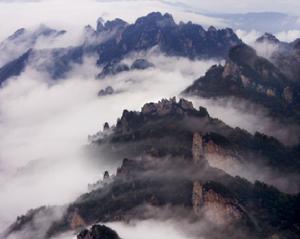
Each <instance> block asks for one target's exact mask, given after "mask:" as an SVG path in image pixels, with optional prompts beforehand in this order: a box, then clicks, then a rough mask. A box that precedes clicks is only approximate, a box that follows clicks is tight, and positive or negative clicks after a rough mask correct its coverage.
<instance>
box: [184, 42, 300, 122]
mask: <svg viewBox="0 0 300 239" xmlns="http://www.w3.org/2000/svg"><path fill="white" fill-rule="evenodd" d="M299 89H300V85H299V84H297V83H295V82H294V81H291V80H289V78H288V77H286V76H285V74H283V73H282V72H281V69H280V68H277V67H276V66H275V65H274V64H272V63H271V62H270V61H268V60H267V59H265V58H262V57H259V56H257V54H256V52H255V51H254V50H253V49H252V48H251V47H249V46H247V45H244V44H243V45H239V46H235V47H233V48H232V49H231V50H230V51H229V56H228V60H227V61H226V63H225V65H224V66H221V65H219V66H212V67H211V68H210V69H209V70H208V71H207V73H206V74H205V76H203V77H201V78H199V79H198V80H196V81H195V82H194V83H193V84H192V85H191V86H190V87H188V88H187V89H186V90H185V91H184V93H185V94H191V95H198V96H201V97H220V96H222V97H224V96H231V97H237V98H243V99H246V100H249V101H251V102H253V103H256V104H259V105H261V106H263V107H265V108H267V109H268V110H269V112H270V115H271V116H274V117H277V118H279V119H281V120H292V121H294V122H297V123H299V122H300V112H299V104H300V94H299V92H300V91H299Z"/></svg>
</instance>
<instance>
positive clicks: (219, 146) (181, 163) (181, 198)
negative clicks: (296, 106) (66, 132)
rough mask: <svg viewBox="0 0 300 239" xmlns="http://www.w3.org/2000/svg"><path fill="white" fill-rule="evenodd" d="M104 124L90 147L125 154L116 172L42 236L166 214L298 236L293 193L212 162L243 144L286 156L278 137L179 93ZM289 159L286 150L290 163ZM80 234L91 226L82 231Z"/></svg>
mask: <svg viewBox="0 0 300 239" xmlns="http://www.w3.org/2000/svg"><path fill="white" fill-rule="evenodd" d="M191 122H192V124H191ZM104 130H105V131H106V130H109V131H110V133H109V134H104V133H103V134H101V137H96V140H95V141H93V142H92V145H91V147H93V149H94V150H95V148H96V149H99V150H101V152H105V155H107V157H108V156H111V155H112V158H116V157H119V158H121V157H122V158H124V159H123V161H122V164H121V166H120V167H119V169H118V170H117V173H116V176H115V177H113V178H111V180H107V181H106V182H105V183H99V185H97V186H96V187H93V188H92V190H91V191H90V192H88V193H86V194H83V195H81V196H80V197H79V198H78V199H77V200H75V201H74V202H73V203H71V204H70V205H69V206H68V208H67V210H66V212H65V214H64V215H63V217H62V218H61V219H57V220H55V221H54V222H53V223H51V226H50V228H48V229H47V230H46V232H45V235H46V236H45V238H49V237H51V236H53V235H56V234H58V233H60V232H64V231H67V230H70V229H80V228H82V227H85V226H86V225H91V224H95V223H97V222H111V221H130V220H143V219H149V218H152V219H156V218H164V217H166V218H175V219H176V220H178V218H185V219H188V220H190V221H192V222H198V221H200V220H205V221H206V222H207V223H208V224H207V225H209V226H211V227H213V228H214V230H216V231H218V233H220V231H222V232H224V233H225V232H226V233H227V234H229V235H231V236H232V238H240V235H238V234H237V233H236V232H237V228H238V229H241V230H242V231H247V232H248V231H250V232H252V233H253V234H254V235H255V236H254V238H267V237H268V236H270V235H273V234H274V233H278V232H282V233H283V232H284V231H286V230H287V231H288V232H289V235H292V236H291V237H290V238H292V239H294V238H297V237H296V235H298V233H299V230H298V227H297V225H298V224H299V219H298V212H300V211H299V210H300V209H299V205H300V204H299V197H298V196H291V195H287V194H284V193H281V192H279V191H278V190H276V189H275V188H272V187H269V186H267V185H265V184H262V183H259V182H256V183H255V184H252V183H250V182H248V181H247V180H245V179H241V178H239V177H232V176H230V175H228V174H226V173H225V172H224V171H222V170H220V169H216V168H213V167H211V166H210V164H211V162H213V161H212V160H213V158H215V157H216V156H218V157H219V159H218V160H220V161H222V160H224V159H223V158H227V156H228V155H229V154H232V155H238V156H242V155H243V154H242V152H243V151H247V152H252V153H253V154H258V152H259V154H261V155H264V158H263V160H266V161H265V162H268V160H267V159H268V158H269V159H270V160H274V157H273V154H270V152H272V153H274V154H275V155H276V156H277V157H279V158H278V159H280V160H279V161H280V162H281V163H283V162H282V160H284V157H286V156H287V155H291V156H293V154H292V153H291V152H290V151H289V150H288V149H287V148H286V147H285V146H283V145H281V144H280V143H279V142H277V141H276V140H274V139H272V138H268V137H266V136H262V135H255V136H253V135H250V134H248V133H247V132H244V131H242V130H240V129H232V128H230V127H228V126H226V125H225V124H224V123H222V122H220V121H219V120H216V119H213V118H211V117H210V116H209V115H208V113H207V111H206V110H205V109H204V108H201V107H200V108H199V110H196V109H195V108H194V107H193V106H192V104H191V103H190V102H188V101H186V100H183V99H182V100H180V101H176V100H175V99H170V100H162V101H160V102H158V103H149V104H146V105H145V106H144V107H143V108H142V110H141V112H129V111H124V112H123V115H122V117H121V118H120V119H119V120H118V122H117V125H116V126H111V127H108V126H107V125H106V126H105V127H104ZM92 138H93V137H92ZM271 146H272V147H271ZM270 148H271V150H270ZM280 154H283V155H284V156H282V158H281V156H280ZM211 156H212V158H210V157H211ZM237 159H238V158H236V159H235V160H237ZM291 160H292V157H289V163H291V162H292V161H291ZM236 162H237V161H234V160H233V161H231V163H232V164H236ZM272 163H273V167H274V169H276V168H277V169H280V170H288V167H287V164H286V163H285V164H284V166H282V164H280V163H276V161H272ZM270 165H271V164H270ZM295 165H296V164H293V167H294V168H295ZM107 177H108V176H107V174H106V177H105V179H106V178H107ZM149 208H151V209H153V208H155V209H157V210H155V211H154V212H153V211H152V210H151V209H149ZM282 208H284V213H282ZM166 209H169V211H168V213H166V211H165V210H166ZM43 210H48V211H51V210H52V208H51V207H49V208H44V209H43ZM32 214H34V213H32ZM32 214H30V215H31V216H30V215H28V216H24V218H23V219H22V221H21V222H20V223H16V224H15V225H16V226H14V227H12V228H11V231H10V233H12V232H16V231H17V232H18V231H22V230H23V229H24V228H26V227H27V225H28V224H30V223H32V218H33V216H32ZM166 215H167V216H166ZM256 224H259V225H260V227H259V228H257V227H256ZM85 235H89V236H90V233H89V232H87V231H85V234H84V235H83V236H85ZM220 235H221V234H220ZM200 236H204V235H200ZM213 236H214V235H208V236H207V235H205V237H207V238H209V239H210V238H212V239H213V238H214V237H213ZM83 238H84V237H83ZM284 238H288V237H284ZM84 239H86V238H84Z"/></svg>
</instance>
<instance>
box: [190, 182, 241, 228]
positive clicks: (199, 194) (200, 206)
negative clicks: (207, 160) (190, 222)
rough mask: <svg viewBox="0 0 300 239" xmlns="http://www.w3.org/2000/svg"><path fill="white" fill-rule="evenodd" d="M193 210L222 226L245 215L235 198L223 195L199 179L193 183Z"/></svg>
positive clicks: (230, 223)
mask: <svg viewBox="0 0 300 239" xmlns="http://www.w3.org/2000/svg"><path fill="white" fill-rule="evenodd" d="M193 211H194V213H195V214H196V215H198V216H202V215H203V216H204V217H205V218H206V219H207V220H209V221H210V222H212V223H213V224H216V225H222V226H228V225H233V224H234V223H236V222H239V221H240V220H242V218H243V217H245V215H246V214H245V213H244V212H243V211H242V209H241V207H240V206H239V204H238V202H237V201H236V200H234V199H232V198H226V197H224V196H223V195H222V194H220V193H218V192H216V191H214V190H213V189H209V188H207V187H205V185H202V184H201V183H200V182H199V181H195V182H194V184H193Z"/></svg>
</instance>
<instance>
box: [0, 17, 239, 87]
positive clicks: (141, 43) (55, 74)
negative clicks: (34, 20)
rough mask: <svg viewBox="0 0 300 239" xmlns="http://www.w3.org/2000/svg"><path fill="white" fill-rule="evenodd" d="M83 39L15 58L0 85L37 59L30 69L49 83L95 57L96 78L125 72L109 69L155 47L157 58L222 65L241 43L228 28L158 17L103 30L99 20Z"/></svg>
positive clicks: (138, 64)
mask: <svg viewBox="0 0 300 239" xmlns="http://www.w3.org/2000/svg"><path fill="white" fill-rule="evenodd" d="M84 34H85V41H84V43H83V44H81V45H78V46H74V47H68V48H59V49H52V50H49V49H39V50H33V51H31V52H29V54H27V55H25V56H24V55H22V54H21V53H20V55H18V56H16V59H15V60H13V61H11V62H8V63H7V64H5V65H4V66H3V67H2V68H0V83H1V82H4V81H5V80H6V79H8V78H10V77H12V76H16V75H20V74H21V72H23V71H24V70H25V68H26V66H28V63H29V62H35V63H36V62H37V58H42V59H44V60H42V61H38V62H41V65H40V64H38V66H37V65H34V64H33V65H31V66H32V67H34V68H36V69H38V70H41V69H43V70H45V71H46V72H48V73H49V74H50V76H51V77H52V78H54V79H60V78H64V77H65V75H66V73H67V72H69V71H70V70H71V68H72V66H73V65H74V64H79V63H82V61H83V58H84V57H86V56H91V55H93V56H94V55H95V54H96V56H97V58H98V65H99V66H105V67H106V68H107V69H104V71H103V72H102V73H100V78H101V77H104V76H105V75H107V71H108V72H112V73H114V72H120V71H124V70H127V68H126V67H125V66H123V65H122V66H119V65H118V66H116V67H113V68H111V65H112V64H114V63H115V62H119V61H121V60H122V59H123V58H124V57H126V56H127V55H129V54H131V53H136V52H141V51H147V50H150V49H151V48H153V47H158V48H159V49H160V51H161V52H162V53H165V54H166V55H169V56H181V57H187V58H189V59H199V58H202V59H203V58H205V59H208V58H219V59H222V58H224V57H226V55H227V52H228V50H229V49H230V48H231V47H233V46H235V45H237V44H239V43H241V40H240V39H239V38H238V37H237V36H236V34H235V33H234V32H233V30H231V29H229V28H226V29H221V30H217V29H216V28H213V27H211V28H209V29H208V30H207V31H206V30H205V29H204V28H203V27H202V26H200V25H197V24H193V23H192V22H188V23H180V24H176V23H175V21H174V19H173V17H172V16H171V15H170V14H168V13H166V14H161V13H160V12H153V13H150V14H148V15H147V16H144V17H140V18H138V19H137V20H136V22H135V23H133V24H128V23H126V22H125V21H123V20H121V19H115V20H112V21H107V22H105V23H104V24H103V20H102V19H99V20H98V22H97V29H93V28H92V27H91V26H87V27H85V29H84ZM99 39H101V40H99ZM174 39H176V41H174ZM27 50H28V49H27ZM25 52H26V51H24V52H23V54H25ZM49 57H52V58H53V62H51V64H48V63H49V62H47V61H46V60H47V59H48V58H49ZM52 63H53V64H52ZM151 66H152V64H148V63H147V62H145V61H138V62H136V63H134V64H133V66H132V68H133V69H145V68H147V67H151Z"/></svg>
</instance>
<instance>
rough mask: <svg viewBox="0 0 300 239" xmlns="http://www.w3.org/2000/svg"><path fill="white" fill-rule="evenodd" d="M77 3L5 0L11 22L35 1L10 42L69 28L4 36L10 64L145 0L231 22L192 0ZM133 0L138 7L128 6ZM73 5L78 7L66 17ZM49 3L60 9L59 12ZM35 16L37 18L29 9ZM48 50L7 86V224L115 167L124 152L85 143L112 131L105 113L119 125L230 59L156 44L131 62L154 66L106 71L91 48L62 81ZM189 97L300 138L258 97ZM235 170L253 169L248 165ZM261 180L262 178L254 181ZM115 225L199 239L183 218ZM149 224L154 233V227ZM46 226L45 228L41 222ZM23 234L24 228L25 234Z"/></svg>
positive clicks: (2, 174) (2, 199) (1, 94)
mask: <svg viewBox="0 0 300 239" xmlns="http://www.w3.org/2000/svg"><path fill="white" fill-rule="evenodd" d="M76 2H78V3H80V4H74V6H72V4H70V2H69V1H66V3H65V4H64V6H63V7H62V5H61V3H59V1H53V2H52V3H51V1H41V3H40V5H39V4H37V5H35V3H34V2H32V1H29V2H26V3H22V1H14V2H12V3H7V2H5V3H3V1H0V8H2V7H3V9H4V10H1V9H0V20H2V21H3V19H5V18H6V19H7V18H9V16H10V15H11V14H12V13H13V12H14V11H15V9H17V8H19V7H20V6H24V8H25V10H24V11H21V10H19V11H18V13H21V17H23V18H24V19H25V20H24V26H20V18H19V17H18V18H17V19H12V21H11V22H10V23H9V24H5V26H4V28H3V31H2V30H1V32H0V39H1V41H2V40H4V39H6V38H7V37H8V36H9V35H11V34H12V33H13V32H14V31H15V30H17V29H18V28H21V27H26V28H28V29H29V32H28V33H27V35H25V37H26V38H28V37H30V38H32V35H31V33H30V32H34V31H36V29H41V28H43V27H45V26H44V25H40V24H47V25H50V26H51V27H53V28H54V29H58V30H67V32H66V33H64V34H62V35H54V36H53V35H52V36H51V37H50V38H48V37H47V38H44V37H42V38H38V39H36V40H35V41H29V42H27V41H26V39H24V41H22V44H20V43H11V42H10V43H5V42H4V43H3V44H2V45H0V50H1V56H0V65H1V66H2V65H4V64H5V63H7V62H9V61H11V60H13V59H14V58H15V57H17V56H19V55H21V54H23V53H24V52H25V51H26V50H28V49H30V48H33V49H46V48H47V49H52V48H60V47H70V46H74V45H79V44H82V43H83V42H84V40H86V39H84V36H83V27H84V26H85V25H86V24H92V25H94V23H95V22H96V19H97V18H98V17H102V18H104V19H113V18H115V17H120V18H123V19H124V20H127V21H128V22H133V21H134V20H135V19H136V17H137V13H136V10H135V7H136V6H137V5H138V7H140V8H142V9H143V11H141V12H139V15H145V14H147V13H148V12H151V11H153V10H161V11H163V12H170V13H173V14H174V16H175V20H176V21H177V22H179V21H187V20H192V21H193V22H195V23H199V24H203V25H204V26H205V27H208V26H209V25H215V26H217V27H223V26H227V24H228V22H227V21H226V19H222V18H220V17H212V16H209V14H208V15H205V14H200V13H198V12H197V11H195V12H193V11H191V10H190V9H191V8H190V6H182V5H180V4H179V5H176V4H175V5H174V3H173V2H172V1H171V2H165V1H152V3H151V5H149V3H148V1H138V3H136V2H135V1H121V2H118V4H120V5H118V8H115V5H114V4H115V1H99V2H101V4H102V5H101V9H100V10H98V9H97V8H98V7H99V3H98V1H91V4H90V5H88V6H87V4H85V3H83V2H82V1H78V0H76ZM3 4H5V5H3ZM22 4H25V5H22ZM193 4H194V3H193ZM125 5H126V6H125ZM123 6H124V7H126V8H128V9H131V11H129V12H126V11H123ZM68 8H71V10H72V11H73V12H76V14H75V15H72V16H69V15H67V16H65V15H64V14H65V12H66V9H68ZM47 9H50V10H49V12H47ZM56 9H59V10H58V11H56ZM62 9H64V11H62ZM81 9H83V10H82V11H84V12H90V14H86V15H84V16H85V17H83V16H82V14H80V13H78V12H79V10H81ZM183 9H184V10H183ZM69 10H70V9H69ZM71 10H70V12H72V11H71ZM53 12H55V15H54V17H53V16H51V17H50V16H49V14H50V13H53ZM125 12H126V13H125ZM35 13H37V14H36V15H35ZM29 15H31V16H32V17H28V16H29ZM63 16H64V17H63ZM68 16H69V17H68ZM49 19H50V20H49ZM61 19H63V20H61ZM61 21H63V24H61ZM259 34H260V32H259V33H258V32H257V31H255V29H254V30H253V31H250V32H249V31H243V30H242V29H240V30H239V31H238V35H239V37H241V38H242V39H243V40H245V42H249V43H253V42H254V41H255V40H256V38H257V37H258V36H259ZM277 36H278V38H279V39H282V40H284V41H292V40H293V39H294V38H295V37H298V36H300V34H299V32H298V31H297V30H289V31H281V32H278V33H277ZM253 46H254V43H253ZM255 48H256V50H257V51H258V53H259V55H261V56H264V57H269V56H270V55H271V54H272V52H274V51H275V50H276V47H274V46H269V45H268V46H261V45H255ZM37 57H38V56H37ZM41 59H42V60H43V61H47V60H48V61H51V60H52V59H51V58H47V56H46V58H45V56H42V58H41ZM41 59H38V58H35V62H31V64H29V65H28V67H26V69H25V71H24V72H22V74H21V75H20V76H16V77H12V78H10V79H9V80H7V81H6V82H5V83H4V84H3V85H2V86H1V88H0V137H1V141H0V188H1V193H0V231H3V230H4V229H6V228H7V226H9V225H10V224H11V223H12V222H14V221H15V219H16V218H17V216H19V215H22V214H24V213H26V212H27V211H28V210H29V209H33V208H37V207H40V206H43V205H67V204H68V203H69V202H71V201H73V200H74V199H76V198H77V197H78V196H79V195H80V194H82V193H84V192H86V191H87V186H88V184H90V183H94V182H96V181H97V180H99V179H100V178H102V175H103V172H104V171H105V170H108V171H109V172H110V173H115V171H116V169H117V167H118V166H120V163H121V161H120V162H110V161H109V160H107V159H106V158H105V157H101V155H100V156H99V158H97V163H95V162H94V161H93V160H95V159H90V158H89V156H88V155H87V154H86V153H85V146H86V145H87V144H88V143H89V141H88V136H89V135H93V134H95V133H97V132H98V131H100V130H102V127H103V125H104V123H105V122H108V123H109V125H114V124H116V122H117V119H118V118H119V117H120V116H121V115H122V112H123V110H124V109H128V110H134V111H139V110H140V109H141V107H142V106H143V105H144V104H145V103H148V102H157V101H159V100H161V99H162V98H171V97H174V96H176V97H177V98H180V97H182V95H181V92H182V91H183V90H184V89H185V88H187V87H188V86H189V85H191V84H192V83H193V81H194V80H196V79H197V78H199V77H200V76H202V75H204V74H205V72H206V71H207V70H208V69H209V68H210V67H211V66H212V65H214V64H224V61H219V60H215V59H210V60H194V61H191V60H188V59H186V58H180V57H167V56H165V55H164V54H162V53H161V52H160V51H159V49H158V48H153V49H151V50H149V51H147V52H135V53H132V54H130V55H128V56H126V58H125V59H124V60H123V61H122V63H124V64H128V65H130V64H132V62H134V61H135V60H136V59H146V60H147V61H149V62H151V63H153V65H154V67H151V68H148V69H145V70H130V71H128V72H121V73H119V74H116V75H108V76H107V77H105V78H104V79H98V78H97V77H96V76H97V75H98V74H99V73H100V72H101V71H102V68H101V67H99V66H97V64H96V62H97V58H96V57H94V56H89V57H86V58H85V59H84V61H83V63H82V64H73V65H72V69H71V70H70V71H69V72H68V73H67V75H66V77H64V79H57V80H53V79H51V77H50V76H49V75H48V74H47V73H46V72H42V71H39V70H37V67H36V64H37V63H38V62H39V60H41ZM107 87H111V88H112V89H113V94H109V95H99V91H101V90H105V89H106V88H107ZM188 99H189V100H191V101H192V102H193V104H194V107H195V108H198V107H199V106H203V107H206V108H207V110H208V112H209V114H210V116H211V117H215V118H219V119H221V120H222V121H224V122H225V123H226V124H228V125H229V126H231V127H240V128H243V129H246V130H247V131H249V132H250V133H251V134H254V133H255V132H257V131H259V132H262V133H264V134H267V135H270V136H274V137H275V138H277V139H278V140H280V141H281V142H283V143H284V144H289V145H291V144H295V143H297V142H298V138H297V135H295V134H294V133H293V132H298V130H299V128H298V127H297V126H293V125H290V126H289V127H286V125H282V124H281V123H280V122H277V121H274V119H272V118H269V117H268V113H267V111H266V109H263V108H260V107H258V106H256V105H252V104H250V103H249V102H240V101H239V102H237V100H236V99H232V98H230V99H229V98H224V99H218V100H216V99H204V98H199V97H198V98H195V97H191V98H188ZM245 109H247V110H245ZM120 160H121V159H120ZM220 167H221V166H220ZM232 174H238V175H241V176H245V175H246V173H245V172H242V171H239V172H232ZM249 179H251V177H250V176H249ZM255 179H256V178H254V179H253V178H252V180H253V181H254V180H255ZM261 179H262V180H263V178H261ZM284 183H286V182H284ZM62 212H63V208H60V209H59V210H58V213H57V215H54V216H55V217H59V216H60V215H61V213H62ZM41 225H48V221H47V220H45V221H43V220H41ZM187 225H188V224H187ZM109 226H111V227H112V228H113V229H115V230H116V231H118V233H119V234H120V236H121V237H122V238H124V239H135V238H143V239H148V238H153V237H156V238H161V239H163V238H166V237H170V238H171V237H172V238H174V239H183V238H189V239H192V238H195V237H194V234H191V235H189V234H183V233H182V231H181V230H180V229H178V224H176V222H174V221H171V222H168V221H167V222H159V223H158V222H154V221H142V222H136V223H135V224H123V223H112V224H110V225H109ZM202 226H203V225H202ZM149 228H151V230H150V233H147V234H144V231H145V230H147V231H149ZM191 228H193V227H191ZM41 230H44V228H43V227H41ZM191 230H192V229H191ZM44 231H45V230H44ZM44 231H43V232H44ZM43 232H41V233H43ZM28 233H29V232H28ZM72 237H74V234H73V232H70V233H67V234H65V235H61V236H60V237H59V238H58V239H66V238H72ZM13 238H17V239H20V238H22V237H21V236H20V235H15V237H12V239H13ZM197 238H199V237H197Z"/></svg>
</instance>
